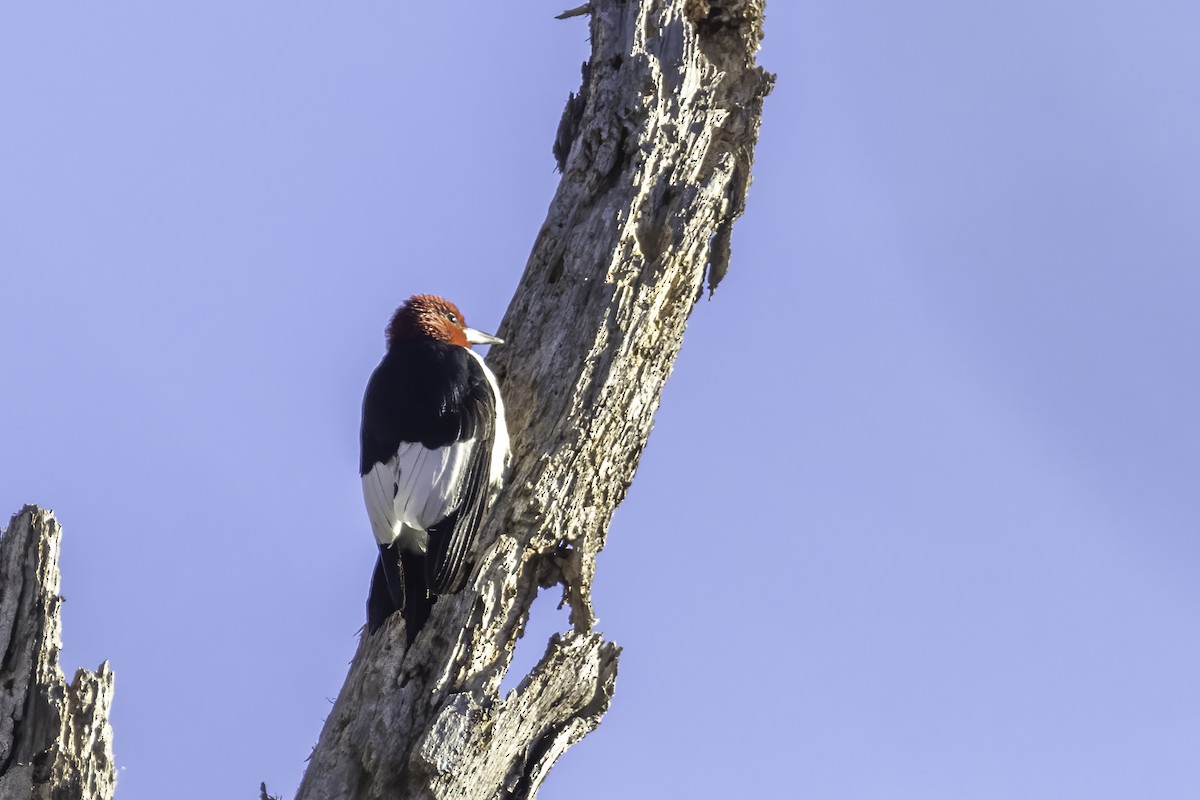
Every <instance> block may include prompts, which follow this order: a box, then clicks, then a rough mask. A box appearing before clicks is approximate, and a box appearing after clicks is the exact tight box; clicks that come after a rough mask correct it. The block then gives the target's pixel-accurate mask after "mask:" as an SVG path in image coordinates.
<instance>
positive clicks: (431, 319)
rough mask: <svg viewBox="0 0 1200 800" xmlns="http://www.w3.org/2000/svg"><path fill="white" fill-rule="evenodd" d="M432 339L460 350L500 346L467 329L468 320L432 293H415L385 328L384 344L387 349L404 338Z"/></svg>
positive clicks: (501, 340)
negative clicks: (480, 346)
mask: <svg viewBox="0 0 1200 800" xmlns="http://www.w3.org/2000/svg"><path fill="white" fill-rule="evenodd" d="M421 338H427V339H435V340H437V341H439V342H445V343H446V344H455V345H458V346H459V347H470V346H471V345H472V344H499V343H501V342H503V341H504V340H503V339H498V338H496V337H495V336H492V335H491V334H489V333H483V332H482V331H477V330H475V329H474V328H468V327H467V321H466V320H465V319H463V314H462V312H461V311H459V310H458V306H456V305H454V303H451V302H450V301H449V300H447V299H445V298H444V297H438V296H437V295H435V294H414V295H413V296H412V297H410V298H408V299H407V300H405V301H404V305H402V306H400V308H398V309H396V313H395V314H393V315H392V321H391V322H390V323H388V326H387V345H388V348H389V349H390V348H391V347H392V345H394V344H395V343H396V342H401V341H404V340H406V339H421Z"/></svg>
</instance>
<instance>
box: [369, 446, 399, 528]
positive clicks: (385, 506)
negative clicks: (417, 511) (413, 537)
mask: <svg viewBox="0 0 1200 800" xmlns="http://www.w3.org/2000/svg"><path fill="white" fill-rule="evenodd" d="M362 487H363V500H364V501H365V502H366V505H367V516H368V517H370V519H371V530H372V531H373V532H374V533H375V539H376V540H377V541H378V542H379V543H380V544H382V545H389V544H391V543H392V542H393V541H394V540H395V538H396V537H397V536H399V535H400V523H399V521H398V520H397V519H396V512H395V509H394V506H393V499H394V498H395V496H396V459H394V458H393V459H392V460H390V461H388V462H387V463H386V464H376V465H375V466H374V467H372V468H371V471H370V472H368V473H367V474H366V475H363V476H362Z"/></svg>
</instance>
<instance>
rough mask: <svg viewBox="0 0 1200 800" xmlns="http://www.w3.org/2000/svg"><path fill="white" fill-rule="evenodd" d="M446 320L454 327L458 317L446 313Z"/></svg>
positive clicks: (452, 313) (450, 312)
mask: <svg viewBox="0 0 1200 800" xmlns="http://www.w3.org/2000/svg"><path fill="white" fill-rule="evenodd" d="M446 319H448V320H450V322H452V323H453V324H455V325H457V324H458V315H457V314H455V313H454V312H453V311H447V312H446Z"/></svg>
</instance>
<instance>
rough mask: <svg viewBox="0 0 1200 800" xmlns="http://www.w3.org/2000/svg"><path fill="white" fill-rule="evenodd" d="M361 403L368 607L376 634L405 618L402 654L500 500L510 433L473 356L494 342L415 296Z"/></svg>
mask: <svg viewBox="0 0 1200 800" xmlns="http://www.w3.org/2000/svg"><path fill="white" fill-rule="evenodd" d="M386 338H387V353H386V354H385V355H384V357H383V360H382V361H381V362H380V363H379V366H378V367H376V368H375V371H374V372H373V373H372V374H371V378H370V380H369V381H368V382H367V390H366V393H365V395H364V396H363V412H362V431H361V444H362V457H361V463H360V466H359V472H360V474H361V475H362V485H363V499H364V500H365V501H366V505H367V515H368V516H369V517H370V519H371V528H372V530H373V531H374V533H375V539H376V541H377V542H378V544H379V560H378V561H377V562H376V565H375V572H374V574H373V576H372V578H371V595H370V598H369V599H368V600H367V628H368V630H369V631H370V632H371V633H374V632H375V631H376V630H378V629H379V627H380V626H381V625H382V624H383V622H384V620H385V619H387V618H388V617H389V616H390V615H391V614H392V613H394V612H396V611H400V612H401V613H402V614H403V615H404V622H405V632H406V635H407V637H408V643H409V644H410V645H411V644H412V642H413V640H414V639H416V637H417V633H418V632H419V631H420V630H421V627H422V626H423V625H424V624H425V621H426V620H427V619H428V618H429V614H430V611H431V610H432V608H433V602H434V600H435V599H436V595H439V594H447V593H452V592H456V591H458V590H459V589H461V588H462V586H463V584H464V583H465V581H466V579H467V575H468V574H469V573H470V567H471V565H470V564H469V563H467V560H466V558H467V554H468V553H469V552H470V550H471V543H472V541H473V540H474V538H475V534H476V532H477V530H478V528H479V525H480V523H481V522H482V520H483V516H484V512H485V511H486V510H487V507H488V505H489V504H490V503H491V501H492V500H493V499H494V498H495V495H496V493H497V492H498V491H499V489H500V481H501V478H502V477H503V472H504V467H505V464H506V462H507V459H508V429H507V427H506V426H505V423H504V402H503V401H502V400H501V399H500V387H499V385H498V384H497V382H496V376H495V375H493V374H492V371H491V370H490V369H488V368H487V365H486V364H485V363H483V359H482V358H481V357H480V356H479V354H478V353H476V352H475V351H474V350H472V349H471V345H473V344H500V343H502V342H503V340H502V339H499V338H497V337H495V336H493V335H491V334H489V333H483V332H481V331H477V330H475V329H474V328H468V327H467V324H466V320H464V319H463V315H462V312H461V311H459V310H458V307H457V306H455V305H454V304H453V303H451V302H449V301H448V300H445V299H443V298H441V297H437V296H436V295H431V294H418V295H413V296H412V297H410V298H409V299H408V300H407V301H405V303H404V305H402V306H400V308H399V309H397V310H396V313H395V314H394V315H393V316H392V319H391V322H390V323H389V324H388V327H387V332H386Z"/></svg>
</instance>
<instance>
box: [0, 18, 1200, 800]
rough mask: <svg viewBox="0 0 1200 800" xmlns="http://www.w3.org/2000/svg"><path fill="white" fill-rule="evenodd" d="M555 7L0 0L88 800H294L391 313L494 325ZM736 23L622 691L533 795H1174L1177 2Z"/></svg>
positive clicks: (1184, 446)
mask: <svg viewBox="0 0 1200 800" xmlns="http://www.w3.org/2000/svg"><path fill="white" fill-rule="evenodd" d="M572 5H575V3H569V2H561V3H557V4H555V3H545V2H521V3H470V4H461V3H460V4H455V5H454V6H453V7H452V8H451V7H449V6H445V5H438V4H433V3H417V4H402V3H395V2H391V3H381V2H373V1H368V2H361V3H352V4H329V3H311V2H286V3H285V2H277V1H275V0H271V1H270V2H268V1H267V0H263V2H255V3H244V2H238V3H233V2H226V1H224V0H222V1H220V2H214V0H206V1H205V2H203V3H201V2H183V1H182V0H180V2H174V3H151V2H120V1H118V2H109V3H86V4H70V5H69V6H68V5H65V4H54V3H6V4H4V5H3V7H2V8H0V381H2V383H3V387H2V389H0V510H2V511H3V514H4V516H5V518H7V516H8V515H9V514H11V513H12V512H15V511H16V510H17V509H18V508H19V507H20V505H21V504H23V503H27V502H33V503H39V504H43V505H46V506H49V507H51V508H53V509H55V510H56V511H57V512H58V515H59V518H60V519H61V521H62V522H63V524H64V525H65V527H66V538H65V540H64V553H63V581H64V594H65V595H66V597H67V599H68V603H67V605H66V610H65V614H64V616H65V625H66V629H65V641H66V650H65V653H64V656H63V658H64V662H65V665H66V666H67V667H68V669H70V670H73V669H74V667H76V666H80V665H86V666H90V667H95V665H96V664H98V663H99V662H100V661H101V660H102V659H105V658H107V659H110V660H111V661H112V663H113V666H114V669H115V670H116V675H117V694H116V705H115V708H114V724H115V727H116V755H117V761H118V764H119V767H120V784H119V789H118V798H120V800H150V799H151V798H161V797H164V796H170V797H173V798H176V800H209V799H210V798H215V797H227V798H233V797H252V796H254V795H255V793H256V791H257V786H258V783H259V781H262V780H265V781H267V783H268V786H269V787H270V788H271V789H272V791H274V792H276V793H282V794H284V795H290V794H291V793H292V791H293V790H294V788H295V786H296V784H297V782H298V781H299V778H300V775H301V772H302V770H303V767H304V758H305V757H306V756H307V754H308V752H309V748H310V747H311V746H312V744H313V743H314V742H315V740H316V737H317V735H318V732H319V730H320V727H321V723H322V720H323V719H324V717H325V715H326V713H327V712H328V710H329V707H330V698H332V697H334V696H335V695H336V693H337V691H338V688H339V687H340V685H341V681H342V678H343V677H344V674H345V669H346V664H347V662H348V661H349V658H350V656H351V654H352V651H353V646H354V642H355V632H356V630H357V628H358V627H359V625H360V624H361V623H362V621H363V618H364V611H363V601H364V599H365V596H366V590H367V582H368V578H369V573H370V569H371V563H372V559H373V556H374V544H373V540H372V537H371V533H370V529H369V526H368V524H367V518H366V514H365V512H364V510H363V508H362V501H361V496H360V490H359V484H358V476H357V472H356V467H357V455H356V454H357V428H358V415H359V403H360V398H361V392H362V388H363V386H364V384H365V381H366V378H367V376H368V374H369V373H370V371H371V369H372V368H373V366H374V364H375V363H376V362H377V360H378V358H379V357H380V355H381V352H382V345H383V338H382V330H383V326H384V324H385V323H386V320H387V317H388V315H389V313H390V312H391V311H392V309H393V308H394V307H395V306H396V305H398V304H399V303H400V302H401V301H402V300H403V299H404V298H405V297H407V296H408V295H409V294H412V293H414V292H418V291H433V292H438V293H442V294H445V295H447V296H448V297H450V298H451V299H453V300H455V301H457V302H458V304H459V305H460V306H461V307H462V308H463V309H464V311H465V312H466V315H467V317H468V319H469V321H470V323H471V324H472V325H474V326H476V327H480V328H483V329H494V327H495V326H496V325H497V324H498V323H499V320H500V318H501V316H502V314H503V312H504V309H505V308H506V306H507V304H508V300H509V298H510V296H511V293H512V290H513V288H514V286H515V285H516V282H517V278H518V276H519V274H520V272H521V270H522V268H523V266H524V262H525V258H526V256H527V254H528V252H529V248H530V245H531V243H532V242H533V239H534V237H535V235H536V233H537V230H538V227H539V225H540V223H541V220H542V218H543V215H544V211H545V208H546V205H547V203H548V202H549V199H550V197H551V194H552V192H553V189H554V186H555V184H556V179H557V176H556V175H555V173H554V172H553V169H552V168H553V161H552V158H551V155H550V145H551V141H552V139H553V135H554V130H555V125H556V124H557V121H558V118H559V114H560V113H561V111H562V107H563V103H564V101H565V100H566V97H567V94H568V92H570V91H572V90H574V89H576V88H577V87H578V79H579V63H580V62H581V61H582V60H583V59H584V58H585V57H586V54H587V48H588V45H587V30H586V22H585V21H584V20H582V19H576V20H569V21H564V22H558V21H555V20H553V19H552V17H553V15H554V14H556V13H558V12H559V11H561V10H562V9H563V8H565V7H568V6H572ZM766 31H767V39H766V41H765V43H764V49H763V52H762V55H761V63H762V64H763V65H764V66H765V67H767V68H768V69H771V70H773V71H775V72H777V73H778V75H779V82H778V87H777V89H776V91H775V93H774V94H773V95H772V96H771V97H770V98H769V99H768V102H767V107H766V114H765V120H764V124H763V128H762V141H761V145H760V147H759V149H758V153H757V160H756V164H755V183H754V186H753V188H752V189H751V193H750V200H749V210H748V211H747V213H746V215H745V217H744V218H743V219H742V220H741V221H740V222H739V223H738V226H737V228H736V229H735V233H734V242H733V247H734V255H733V262H732V269H731V272H730V274H729V277H728V278H727V279H726V280H725V282H724V283H723V284H722V286H721V288H720V290H719V291H718V292H717V295H716V297H715V299H714V300H712V301H711V302H709V301H705V302H703V303H701V304H700V306H699V307H698V308H697V310H696V312H695V314H694V315H693V317H692V321H691V325H690V328H689V330H688V334H687V338H686V341H685V344H684V348H683V353H682V355H681V357H680V359H679V362H678V365H677V369H676V371H675V374H674V376H673V378H672V379H671V382H670V383H669V385H668V387H667V391H666V394H665V398H664V402H663V405H662V409H661V412H660V414H659V416H658V421H657V427H656V429H655V432H654V435H653V436H652V437H651V440H650V444H649V447H648V449H647V451H646V454H645V458H644V459H643V461H642V465H641V468H640V469H639V471H638V475H637V479H636V481H635V482H634V485H633V488H632V491H631V492H630V494H629V497H628V499H627V501H626V502H625V504H624V505H623V506H622V507H621V508H620V509H619V510H618V512H617V515H616V518H615V520H614V523H613V526H612V530H611V535H610V540H609V547H608V549H607V550H606V551H605V553H604V554H603V555H602V556H601V559H600V573H599V577H598V579H597V586H596V592H595V593H596V606H597V611H598V614H599V617H600V623H601V627H602V629H603V631H604V632H605V633H606V634H607V635H608V636H609V637H610V638H612V639H614V640H615V641H617V642H618V643H620V644H621V645H622V646H624V648H625V650H624V655H623V657H622V661H621V672H620V677H619V679H618V684H617V694H616V698H615V701H614V704H613V707H612V710H611V711H610V713H609V715H608V717H607V718H606V719H605V721H604V723H603V725H602V726H601V728H600V729H599V730H598V731H597V732H596V733H595V734H593V735H592V736H591V737H589V738H588V739H586V740H585V741H584V742H582V743H581V744H579V745H577V746H576V747H575V748H573V749H572V750H571V751H570V752H568V753H567V755H566V756H565V757H564V758H563V759H562V760H561V761H560V763H559V764H558V766H557V767H555V769H554V770H553V772H552V773H551V777H550V778H549V780H548V782H547V783H546V785H545V787H544V789H543V793H542V796H543V797H546V798H566V797H571V798H585V799H590V798H612V797H681V798H729V797H747V796H757V797H805V798H809V797H811V798H838V800H876V799H877V800H897V798H900V799H903V798H914V800H940V799H942V798H944V799H945V800H960V799H961V798H971V799H972V800H990V799H991V798H996V799H997V800H1001V799H1003V800H1011V798H1022V800H1035V799H1038V798H1045V799H1046V800H1060V799H1061V798H1089V800H1098V799H1101V798H1113V799H1114V800H1117V799H1120V800H1127V799H1128V798H1133V797H1138V798H1156V799H1160V798H1196V797H1200V757H1198V756H1197V753H1200V628H1198V625H1197V619H1198V616H1200V580H1197V575H1198V572H1200V492H1198V485H1200V426H1198V425H1197V413H1198V409H1200V372H1198V363H1197V361H1198V360H1197V355H1196V349H1197V341H1198V340H1200V313H1198V306H1200V7H1198V6H1197V5H1196V4H1195V3H1190V2H1169V1H1168V0H1141V1H1140V2H1136V3H1134V2H1112V1H1110V2H1065V0H1039V1H1038V2H1024V1H1022V0H1010V2H1005V3H964V2H961V1H959V2H949V1H948V0H941V1H939V0H928V1H927V2H918V3H896V2H882V1H880V0H862V1H861V2H853V1H851V2H846V1H845V0H839V2H798V0H771V2H770V4H769V8H768V17H767V24H766ZM563 324H564V325H566V324H570V321H569V320H564V321H563ZM534 613H535V620H534V627H535V629H537V630H538V631H540V635H541V636H542V638H543V639H544V637H545V635H546V633H547V632H548V631H549V630H551V629H554V628H556V627H558V626H562V625H564V624H565V619H564V618H563V617H562V616H561V614H560V612H555V611H554V610H553V606H552V604H550V603H548V602H545V601H544V600H542V599H539V601H538V604H537V605H536V606H535V611H534ZM530 649H531V650H532V651H536V652H535V653H534V654H535V655H536V654H540V651H541V644H540V643H539V644H537V645H533V646H531V648H530ZM521 657H522V658H523V659H525V660H524V662H523V663H526V664H528V663H529V661H530V659H531V656H530V655H529V654H527V653H525V654H522V656H521Z"/></svg>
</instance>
